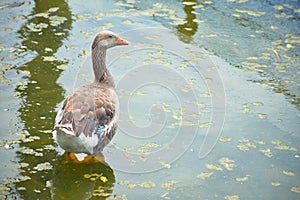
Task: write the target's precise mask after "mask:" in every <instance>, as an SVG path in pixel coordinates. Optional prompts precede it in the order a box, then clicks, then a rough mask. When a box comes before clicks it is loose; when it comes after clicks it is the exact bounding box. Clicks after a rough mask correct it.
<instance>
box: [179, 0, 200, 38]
mask: <svg viewBox="0 0 300 200" xmlns="http://www.w3.org/2000/svg"><path fill="white" fill-rule="evenodd" d="M196 2H197V1H196V0H188V1H183V4H184V5H183V9H184V12H185V13H186V18H185V23H184V24H180V25H178V26H177V30H178V32H179V39H180V40H181V41H183V42H185V43H190V42H191V39H192V36H193V35H194V34H195V33H196V32H197V29H198V23H197V22H195V19H196V15H195V13H194V12H195V9H194V8H193V7H194V6H195V5H196Z"/></svg>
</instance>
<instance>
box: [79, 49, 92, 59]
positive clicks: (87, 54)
mask: <svg viewBox="0 0 300 200" xmlns="http://www.w3.org/2000/svg"><path fill="white" fill-rule="evenodd" d="M90 55H91V52H90V51H89V50H86V49H84V50H83V51H82V53H81V54H79V55H78V57H79V58H86V57H88V56H90Z"/></svg>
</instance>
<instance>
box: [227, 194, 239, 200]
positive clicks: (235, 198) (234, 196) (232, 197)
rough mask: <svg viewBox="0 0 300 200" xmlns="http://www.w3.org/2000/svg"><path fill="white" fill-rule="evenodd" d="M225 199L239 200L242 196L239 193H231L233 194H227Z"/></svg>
mask: <svg viewBox="0 0 300 200" xmlns="http://www.w3.org/2000/svg"><path fill="white" fill-rule="evenodd" d="M224 199H226V200H239V199H240V197H239V196H238V195H231V196H229V195H227V196H225V197H224Z"/></svg>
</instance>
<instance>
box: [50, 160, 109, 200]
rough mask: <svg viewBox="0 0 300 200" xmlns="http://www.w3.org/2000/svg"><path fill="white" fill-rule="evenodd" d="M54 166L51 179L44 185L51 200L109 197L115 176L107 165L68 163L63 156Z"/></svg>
mask: <svg viewBox="0 0 300 200" xmlns="http://www.w3.org/2000/svg"><path fill="white" fill-rule="evenodd" d="M55 164H56V166H54V168H53V177H52V179H51V180H50V181H48V182H47V183H46V184H47V185H48V187H50V193H51V199H66V200H67V199H74V200H75V199H76V200H77V199H78V200H84V199H91V198H92V197H94V198H95V199H106V198H107V197H108V196H110V195H111V193H112V190H113V186H114V183H115V176H114V173H113V170H112V169H111V168H110V167H109V166H108V165H106V164H101V163H87V164H80V163H79V164H78V163H77V164H74V163H68V162H66V158H65V156H62V157H60V159H59V160H58V161H57V162H55Z"/></svg>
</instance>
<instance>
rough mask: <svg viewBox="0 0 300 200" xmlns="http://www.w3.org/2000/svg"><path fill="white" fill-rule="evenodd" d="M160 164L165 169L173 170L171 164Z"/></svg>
mask: <svg viewBox="0 0 300 200" xmlns="http://www.w3.org/2000/svg"><path fill="white" fill-rule="evenodd" d="M160 164H161V165H162V166H163V167H164V168H167V169H170V168H171V165H170V164H169V163H166V162H160Z"/></svg>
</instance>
